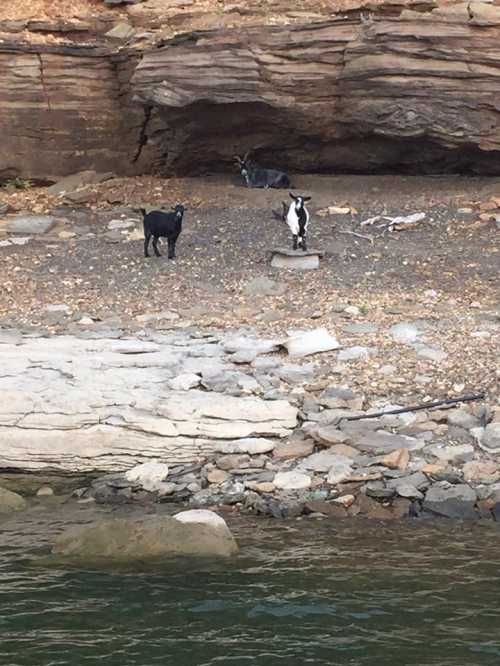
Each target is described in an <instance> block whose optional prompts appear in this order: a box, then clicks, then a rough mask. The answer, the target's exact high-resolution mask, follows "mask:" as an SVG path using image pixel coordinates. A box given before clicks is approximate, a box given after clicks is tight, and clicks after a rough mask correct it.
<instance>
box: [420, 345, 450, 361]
mask: <svg viewBox="0 0 500 666" xmlns="http://www.w3.org/2000/svg"><path fill="white" fill-rule="evenodd" d="M414 349H415V351H416V352H417V355H418V356H421V357H422V358H426V359H428V360H429V361H434V362H436V363H439V362H440V361H444V360H446V359H447V358H448V354H447V353H446V352H444V351H441V350H440V349H433V348H432V347H426V346H425V345H417V344H415V345H414Z"/></svg>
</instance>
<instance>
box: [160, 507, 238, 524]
mask: <svg viewBox="0 0 500 666" xmlns="http://www.w3.org/2000/svg"><path fill="white" fill-rule="evenodd" d="M172 517H173V518H174V519H175V520H178V521H179V522H180V523H201V524H203V525H218V526H220V527H227V523H226V521H225V520H224V518H222V517H221V516H219V514H217V513H215V511H209V510H208V509H191V510H190V511H181V512H180V513H176V514H174V516H172Z"/></svg>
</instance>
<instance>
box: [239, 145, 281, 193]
mask: <svg viewBox="0 0 500 666" xmlns="http://www.w3.org/2000/svg"><path fill="white" fill-rule="evenodd" d="M234 159H235V161H236V163H237V165H238V166H239V168H240V172H241V175H242V176H243V178H244V179H245V183H246V184H247V187H265V188H268V187H273V188H276V189H281V188H287V187H290V178H289V177H288V176H287V174H286V173H285V172H284V171H278V170H277V169H264V168H262V167H258V166H255V165H253V164H252V163H251V162H250V161H249V159H248V153H245V155H244V157H243V159H241V157H238V156H237V155H235V157H234Z"/></svg>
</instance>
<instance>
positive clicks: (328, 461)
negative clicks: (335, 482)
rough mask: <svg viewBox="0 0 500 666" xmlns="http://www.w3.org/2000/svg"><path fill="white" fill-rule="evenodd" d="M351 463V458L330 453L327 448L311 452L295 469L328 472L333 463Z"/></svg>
mask: <svg viewBox="0 0 500 666" xmlns="http://www.w3.org/2000/svg"><path fill="white" fill-rule="evenodd" d="M342 464H345V465H349V466H350V465H351V464H352V460H351V459H350V458H348V457H347V456H343V455H339V454H338V453H331V452H330V451H329V450H328V449H326V450H325V451H320V452H319V453H313V454H312V455H310V456H308V457H307V458H304V460H302V462H301V463H300V465H299V466H298V468H297V469H300V470H306V469H307V470H312V471H314V472H328V471H329V470H330V469H331V468H332V467H333V466H334V465H342Z"/></svg>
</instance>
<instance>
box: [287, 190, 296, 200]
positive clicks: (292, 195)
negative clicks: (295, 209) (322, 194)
mask: <svg viewBox="0 0 500 666" xmlns="http://www.w3.org/2000/svg"><path fill="white" fill-rule="evenodd" d="M288 194H289V195H290V198H291V199H293V200H294V201H297V197H296V196H295V194H292V193H291V192H288Z"/></svg>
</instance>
